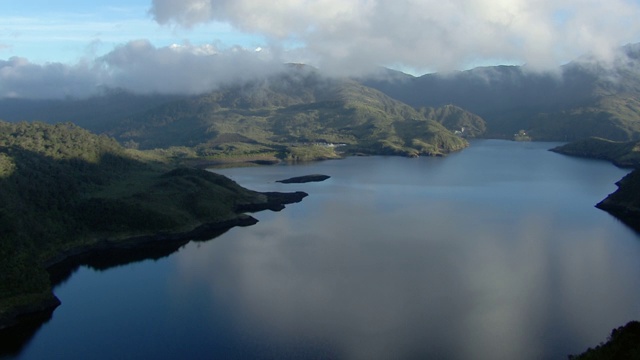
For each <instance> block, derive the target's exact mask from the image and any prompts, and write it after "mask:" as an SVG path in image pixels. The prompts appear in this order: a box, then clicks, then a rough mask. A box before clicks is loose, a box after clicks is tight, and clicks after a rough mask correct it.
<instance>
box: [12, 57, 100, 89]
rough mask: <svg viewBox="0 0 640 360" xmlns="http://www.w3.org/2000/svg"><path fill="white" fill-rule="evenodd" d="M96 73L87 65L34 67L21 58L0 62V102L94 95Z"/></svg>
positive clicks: (52, 64)
mask: <svg viewBox="0 0 640 360" xmlns="http://www.w3.org/2000/svg"><path fill="white" fill-rule="evenodd" d="M99 83H100V73H99V72H96V71H95V68H94V67H93V66H91V65H90V64H88V63H85V62H81V63H79V64H77V65H73V66H70V65H65V64H61V63H49V64H45V65H38V64H33V63H31V62H29V61H28V60H27V59H25V58H20V57H12V58H10V59H9V60H6V61H4V60H0V98H24V97H27V98H62V97H66V96H78V95H82V94H87V93H89V92H94V91H95V90H96V85H97V84H99Z"/></svg>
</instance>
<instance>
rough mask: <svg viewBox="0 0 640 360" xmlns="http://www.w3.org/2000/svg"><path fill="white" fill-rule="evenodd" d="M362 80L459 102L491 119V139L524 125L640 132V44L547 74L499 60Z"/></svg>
mask: <svg viewBox="0 0 640 360" xmlns="http://www.w3.org/2000/svg"><path fill="white" fill-rule="evenodd" d="M363 83H364V84H366V85H368V86H371V87H374V88H376V89H378V90H380V91H382V92H384V93H386V94H387V95H389V96H391V97H393V98H395V99H398V100H400V101H403V102H406V103H407V104H409V105H411V106H414V107H417V108H419V107H423V106H434V107H440V106H443V105H446V104H454V105H457V106H460V107H462V108H464V109H465V110H468V111H470V112H473V113H475V114H478V115H480V116H481V117H482V118H483V119H484V120H485V121H486V122H487V136H489V137H498V138H501V137H506V138H511V136H512V135H513V134H514V133H516V132H518V131H519V130H526V131H527V132H528V133H529V134H530V135H531V136H532V137H533V138H534V140H560V141H573V140H578V139H582V138H586V137H590V136H598V137H603V138H607V139H610V140H619V141H628V140H633V139H639V138H640V100H639V99H640V44H633V45H628V46H625V47H624V48H621V49H620V52H619V53H618V54H617V55H616V57H615V59H613V60H612V61H610V62H601V61H596V60H595V59H593V58H590V57H588V56H585V57H583V58H580V59H577V60H575V61H573V62H571V63H568V64H566V65H564V66H562V67H561V68H559V69H558V70H557V71H551V72H546V73H545V72H542V73H541V72H536V71H533V70H530V69H528V68H527V67H526V66H524V67H523V66H493V67H481V68H475V69H471V70H468V71H462V72H456V73H451V74H428V75H424V76H421V77H407V76H398V75H396V76H389V74H386V75H385V76H379V77H372V78H369V79H367V80H364V81H363Z"/></svg>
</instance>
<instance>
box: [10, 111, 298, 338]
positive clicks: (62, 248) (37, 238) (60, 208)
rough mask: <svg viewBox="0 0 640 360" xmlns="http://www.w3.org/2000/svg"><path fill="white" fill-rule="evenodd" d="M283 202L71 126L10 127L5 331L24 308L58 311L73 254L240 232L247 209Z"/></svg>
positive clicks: (29, 125)
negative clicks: (209, 227) (214, 230)
mask: <svg viewBox="0 0 640 360" xmlns="http://www.w3.org/2000/svg"><path fill="white" fill-rule="evenodd" d="M296 196H297V197H299V196H300V195H296ZM276 198H277V199H276ZM274 199H275V200H274ZM283 199H285V197H282V196H280V197H274V195H269V194H261V193H257V192H253V191H249V190H246V189H244V188H242V187H240V186H239V185H237V184H236V183H235V182H233V181H231V180H229V179H227V178H225V177H223V176H220V175H216V174H213V173H211V172H208V171H205V170H199V169H188V168H182V169H173V166H172V165H171V164H169V163H168V162H167V161H166V159H164V158H162V157H160V156H159V155H158V154H157V153H153V154H151V153H144V152H140V151H135V150H127V149H124V148H123V147H122V146H120V145H119V144H118V143H117V142H116V141H115V140H114V139H112V138H109V137H107V136H104V135H102V136H98V135H94V134H92V133H90V132H88V131H87V130H84V129H82V128H79V127H78V126H76V125H73V124H70V123H61V124H57V125H48V124H44V123H26V122H21V123H7V122H2V121H0V234H2V236H1V237H0V328H2V327H3V326H4V325H6V324H7V322H10V321H11V319H12V318H13V316H14V315H15V314H16V311H17V312H18V313H19V312H20V311H18V310H16V309H19V308H24V306H27V307H28V306H32V305H33V304H36V306H37V304H40V303H43V302H44V303H46V304H50V303H51V301H52V299H53V295H52V294H51V288H50V282H49V276H48V274H47V273H46V271H45V267H46V266H48V265H50V264H51V263H55V261H57V260H56V259H58V260H59V259H64V258H65V257H66V256H67V255H65V254H69V253H77V252H83V251H90V250H91V249H92V247H93V246H96V245H99V246H101V247H103V248H104V247H107V248H108V247H109V246H111V245H109V244H116V243H117V242H118V241H120V240H125V239H131V238H136V237H140V236H155V235H156V234H165V235H164V236H167V234H179V233H183V232H193V231H194V229H198V228H199V227H201V226H204V225H206V224H218V223H222V222H230V224H231V223H232V222H233V221H236V220H237V219H240V218H239V217H238V216H239V215H238V213H237V212H238V211H239V210H240V209H241V208H242V207H247V205H251V206H252V208H254V209H259V208H277V206H278V202H281V200H283ZM286 201H289V200H286ZM286 201H285V202H286ZM298 201H299V200H298ZM243 221H244V220H243ZM107 240H108V241H107ZM134 245H135V244H134ZM79 249H83V250H79Z"/></svg>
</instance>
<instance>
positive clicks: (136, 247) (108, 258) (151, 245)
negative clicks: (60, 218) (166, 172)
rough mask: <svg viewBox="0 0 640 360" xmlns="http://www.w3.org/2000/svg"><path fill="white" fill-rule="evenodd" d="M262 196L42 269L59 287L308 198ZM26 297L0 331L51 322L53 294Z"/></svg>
mask: <svg viewBox="0 0 640 360" xmlns="http://www.w3.org/2000/svg"><path fill="white" fill-rule="evenodd" d="M261 194H263V195H266V197H267V201H266V202H263V203H252V204H242V205H239V206H237V207H236V213H237V214H238V215H237V216H236V217H235V218H231V219H227V220H222V221H217V222H211V223H205V224H201V225H198V226H196V227H195V228H193V229H192V230H189V231H183V232H175V233H158V234H152V235H143V236H134V237H129V238H125V239H118V240H114V239H101V240H98V241H97V242H95V243H92V244H89V245H81V246H77V247H74V248H71V249H67V250H65V251H62V252H60V253H59V254H58V255H56V256H54V257H52V258H50V259H48V260H47V261H45V262H44V264H43V267H44V268H45V269H46V270H47V271H48V272H49V275H50V277H51V279H52V283H53V284H58V283H60V282H61V281H63V280H64V279H66V278H68V277H69V276H70V275H71V274H72V273H73V271H75V269H76V268H78V267H79V266H81V265H89V266H92V267H96V268H108V267H110V266H113V264H118V263H129V262H133V261H138V260H143V259H146V258H160V257H164V256H167V255H169V254H171V253H173V252H174V251H176V250H177V249H179V248H180V247H181V246H183V245H185V244H187V243H188V242H190V241H204V240H209V239H211V238H213V237H216V236H218V235H220V234H222V233H224V232H226V231H227V230H229V229H231V228H233V227H245V226H250V225H254V224H256V223H257V222H258V220H257V219H255V218H254V217H252V216H250V215H247V214H245V213H247V212H258V211H263V210H272V211H280V210H282V209H284V207H285V205H287V204H292V203H297V202H300V201H302V199H303V198H305V197H306V196H308V194H307V193H305V192H302V191H296V192H291V193H280V192H264V193H261ZM27 298H28V299H29V300H27V301H24V302H20V303H19V304H16V305H15V306H13V308H11V309H10V310H9V311H6V312H4V313H3V314H0V332H2V333H6V332H7V331H11V330H13V328H19V327H21V326H27V327H33V323H34V322H37V323H38V325H40V324H42V323H44V322H46V321H47V320H48V319H50V317H51V315H52V313H53V311H54V310H55V309H56V308H57V307H58V306H59V305H60V304H61V302H60V300H59V299H58V298H57V297H56V296H55V295H54V294H53V292H49V293H48V294H37V296H33V297H25V299H27ZM38 327H39V326H38Z"/></svg>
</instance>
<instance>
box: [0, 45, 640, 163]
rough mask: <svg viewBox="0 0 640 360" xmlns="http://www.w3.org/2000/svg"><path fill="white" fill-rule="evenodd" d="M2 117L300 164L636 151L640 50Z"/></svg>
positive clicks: (316, 80) (83, 104) (292, 69)
mask: <svg viewBox="0 0 640 360" xmlns="http://www.w3.org/2000/svg"><path fill="white" fill-rule="evenodd" d="M0 119H3V120H7V121H18V120H42V121H45V122H50V123H55V122H63V121H72V122H74V123H76V124H78V125H80V126H82V127H84V128H87V129H89V130H91V131H93V132H96V133H104V134H108V135H111V136H113V137H115V138H116V139H117V140H119V141H120V142H121V143H123V144H127V145H128V146H130V147H135V146H138V147H140V148H143V149H144V148H167V147H171V146H173V147H177V146H178V147H186V148H189V149H191V150H190V151H191V152H190V154H192V155H194V156H203V155H204V156H213V155H220V154H227V155H234V154H235V155H239V154H240V155H242V154H245V155H246V154H260V153H262V154H267V153H269V154H275V155H274V156H279V157H289V158H295V157H298V156H303V155H301V153H303V152H302V151H301V150H300V149H301V146H305V145H308V144H312V143H321V144H324V143H338V144H344V145H346V147H345V148H343V149H342V150H345V151H348V152H351V153H356V152H363V153H384V154H400V155H409V156H413V155H419V154H430V155H440V154H446V153H448V152H450V151H455V150H458V149H461V148H463V147H464V146H466V142H465V141H464V140H462V139H461V136H462V137H478V136H482V137H494V138H509V139H512V138H513V136H514V134H515V133H518V132H520V133H521V134H522V133H524V134H526V135H527V136H526V137H525V138H527V139H529V138H531V139H533V140H557V141H573V140H578V139H583V138H587V137H590V136H598V137H602V138H607V139H610V140H618V141H630V140H637V139H640V44H634V45H627V46H625V47H623V48H621V49H620V51H619V53H618V55H617V56H616V57H615V59H612V60H611V61H610V62H607V63H604V62H600V61H597V60H595V59H594V58H590V57H588V56H585V57H583V58H580V59H576V60H575V61H573V62H571V63H568V64H566V65H564V66H562V67H560V68H558V69H557V71H555V72H547V73H540V72H534V71H531V70H529V69H528V68H527V67H526V66H522V67H521V66H494V67H481V68H475V69H472V70H468V71H462V72H456V73H452V74H428V75H424V76H420V77H414V76H411V75H407V74H404V73H401V72H397V71H393V70H388V69H384V71H382V72H381V74H378V75H376V76H370V77H368V78H359V79H335V78H328V77H324V76H322V75H321V74H320V73H319V72H318V71H317V70H315V69H313V68H311V67H309V66H304V65H291V66H289V67H287V70H286V71H285V72H283V73H281V74H279V75H272V76H270V77H267V78H263V79H257V80H254V81H252V82H246V83H242V84H233V85H228V86H226V87H223V88H220V89H217V90H215V91H212V92H210V93H206V94H202V95H198V96H179V95H175V96H170V95H135V94H131V93H128V92H126V91H119V90H108V91H106V92H105V93H104V94H103V95H102V96H97V97H92V98H89V99H83V100H78V99H75V100H74V99H67V100H24V99H22V100H20V99H4V100H1V101H0ZM454 132H457V135H461V136H454V134H453V133H454ZM314 154H315V155H314ZM309 156H310V157H311V158H318V157H320V158H321V157H331V156H335V154H333V153H332V152H329V151H326V149H325V150H323V151H321V152H319V153H318V152H311V153H310V155H309ZM303 157H304V156H303Z"/></svg>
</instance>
